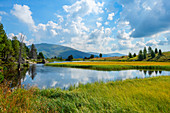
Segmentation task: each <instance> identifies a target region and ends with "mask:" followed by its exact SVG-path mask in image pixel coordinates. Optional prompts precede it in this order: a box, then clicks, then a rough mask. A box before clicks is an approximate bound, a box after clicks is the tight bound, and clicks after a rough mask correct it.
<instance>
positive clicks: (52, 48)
mask: <svg viewBox="0 0 170 113" xmlns="http://www.w3.org/2000/svg"><path fill="white" fill-rule="evenodd" d="M35 47H36V48H37V51H38V52H43V54H44V56H45V57H46V58H51V57H54V56H57V57H61V56H62V58H67V57H68V56H69V55H73V57H74V58H84V57H90V55H91V54H89V53H85V52H82V51H78V50H76V49H73V48H70V47H66V46H61V45H55V44H46V43H41V44H35Z"/></svg>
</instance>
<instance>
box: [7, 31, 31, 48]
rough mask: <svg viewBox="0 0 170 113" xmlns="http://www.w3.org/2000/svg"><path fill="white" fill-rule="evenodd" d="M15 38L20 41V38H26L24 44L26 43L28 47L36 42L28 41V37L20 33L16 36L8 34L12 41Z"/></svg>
mask: <svg viewBox="0 0 170 113" xmlns="http://www.w3.org/2000/svg"><path fill="white" fill-rule="evenodd" d="M14 36H16V37H17V39H18V40H20V37H21V36H23V37H24V43H25V44H26V45H31V44H32V43H33V42H34V39H30V40H28V39H27V36H26V35H24V34H22V33H18V34H17V35H15V34H14V33H9V34H8V38H9V39H11V40H12V38H13V37H14Z"/></svg>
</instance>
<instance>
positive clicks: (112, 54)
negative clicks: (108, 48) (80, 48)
mask: <svg viewBox="0 0 170 113" xmlns="http://www.w3.org/2000/svg"><path fill="white" fill-rule="evenodd" d="M90 54H93V55H96V56H99V54H100V53H95V52H90ZM114 56H125V54H120V53H108V54H102V57H114Z"/></svg>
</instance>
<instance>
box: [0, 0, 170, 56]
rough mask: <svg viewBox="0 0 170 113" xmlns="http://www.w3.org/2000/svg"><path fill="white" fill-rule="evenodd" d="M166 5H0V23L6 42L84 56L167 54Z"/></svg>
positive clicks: (163, 1)
mask: <svg viewBox="0 0 170 113" xmlns="http://www.w3.org/2000/svg"><path fill="white" fill-rule="evenodd" d="M169 6H170V1H169V0H128V1H127V0H1V1H0V22H1V23H2V24H3V25H4V29H5V31H6V33H7V35H8V37H9V38H12V37H13V36H18V37H19V36H20V35H21V34H24V35H25V43H27V45H29V44H32V43H51V44H59V45H65V46H69V47H73V48H75V49H78V50H82V51H85V52H101V53H112V52H119V53H124V54H127V53H128V52H138V51H139V49H143V47H145V46H147V47H148V46H151V47H152V48H155V47H157V48H160V49H163V50H164V51H169V47H170V7H169Z"/></svg>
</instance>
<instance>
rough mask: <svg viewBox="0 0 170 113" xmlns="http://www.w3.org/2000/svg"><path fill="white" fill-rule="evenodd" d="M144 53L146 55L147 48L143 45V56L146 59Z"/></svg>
mask: <svg viewBox="0 0 170 113" xmlns="http://www.w3.org/2000/svg"><path fill="white" fill-rule="evenodd" d="M146 55H147V50H146V47H144V50H143V58H144V59H146Z"/></svg>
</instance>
